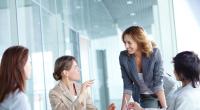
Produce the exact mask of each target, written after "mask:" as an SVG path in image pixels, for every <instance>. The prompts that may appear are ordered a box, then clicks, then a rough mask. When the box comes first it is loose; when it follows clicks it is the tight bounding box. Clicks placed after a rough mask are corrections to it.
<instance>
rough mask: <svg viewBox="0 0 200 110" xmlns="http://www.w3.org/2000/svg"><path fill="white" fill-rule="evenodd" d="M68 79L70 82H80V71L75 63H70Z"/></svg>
mask: <svg viewBox="0 0 200 110" xmlns="http://www.w3.org/2000/svg"><path fill="white" fill-rule="evenodd" d="M67 74H68V78H69V80H71V81H78V80H80V69H79V67H78V64H77V63H76V61H74V60H73V61H72V67H71V69H70V70H68V73H67Z"/></svg>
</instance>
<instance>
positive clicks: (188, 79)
mask: <svg viewBox="0 0 200 110" xmlns="http://www.w3.org/2000/svg"><path fill="white" fill-rule="evenodd" d="M173 63H174V74H175V76H176V79H177V80H178V81H181V83H182V87H180V88H178V89H177V90H176V91H175V93H174V94H173V96H172V99H171V101H172V102H171V103H170V104H169V107H168V108H167V110H200V101H199V99H200V59H199V58H198V56H197V55H196V54H195V53H193V52H190V51H184V52H181V53H179V54H177V55H176V56H175V57H174V58H173ZM129 107H130V108H133V109H134V110H144V109H143V108H141V107H140V105H139V104H138V103H133V104H130V105H129Z"/></svg>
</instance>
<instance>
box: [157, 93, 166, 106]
mask: <svg viewBox="0 0 200 110" xmlns="http://www.w3.org/2000/svg"><path fill="white" fill-rule="evenodd" d="M156 95H157V97H158V100H159V101H160V104H161V107H162V108H166V107H167V103H166V99H165V93H164V90H160V91H158V92H156Z"/></svg>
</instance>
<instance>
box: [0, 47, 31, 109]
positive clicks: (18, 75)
mask: <svg viewBox="0 0 200 110" xmlns="http://www.w3.org/2000/svg"><path fill="white" fill-rule="evenodd" d="M28 56H29V50H28V49H27V48H25V47H22V46H12V47H9V48H8V49H6V50H5V52H4V53H3V56H2V59H1V64H0V110H30V104H29V101H28V98H27V96H26V95H25V93H24V92H25V85H26V84H25V82H26V80H27V79H29V77H30V71H31V65H30V62H29V57H28Z"/></svg>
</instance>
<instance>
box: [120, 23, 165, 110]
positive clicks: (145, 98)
mask: <svg viewBox="0 0 200 110" xmlns="http://www.w3.org/2000/svg"><path fill="white" fill-rule="evenodd" d="M122 41H123V42H124V45H125V48H126V50H124V51H121V53H120V56H119V62H120V66H121V72H122V79H123V83H124V93H123V100H122V106H121V109H122V110H125V109H126V105H127V104H126V103H127V100H129V99H130V97H131V96H132V95H133V99H134V100H135V101H137V102H139V103H140V104H141V106H142V107H144V108H158V107H159V106H160V107H161V108H166V106H167V105H166V100H165V94H164V89H163V81H162V80H163V64H162V59H161V55H160V51H159V49H158V48H155V47H154V46H155V44H154V43H152V42H151V41H149V40H148V39H147V35H146V33H145V32H144V30H143V28H142V27H139V26H131V27H129V28H128V29H126V30H125V31H124V32H123V34H122ZM158 102H159V103H158Z"/></svg>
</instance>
